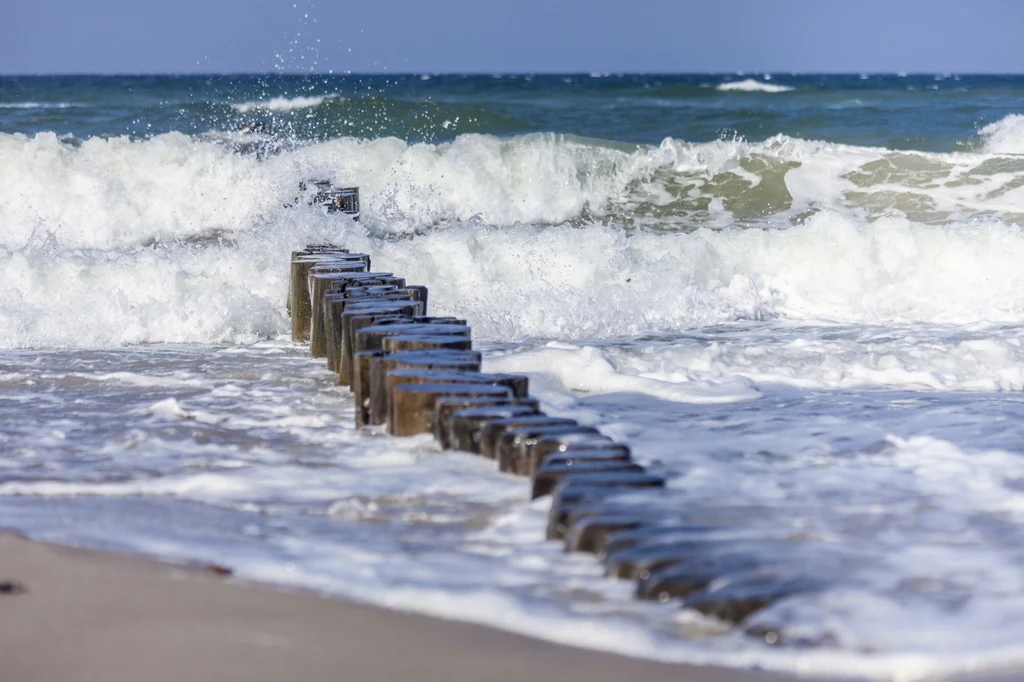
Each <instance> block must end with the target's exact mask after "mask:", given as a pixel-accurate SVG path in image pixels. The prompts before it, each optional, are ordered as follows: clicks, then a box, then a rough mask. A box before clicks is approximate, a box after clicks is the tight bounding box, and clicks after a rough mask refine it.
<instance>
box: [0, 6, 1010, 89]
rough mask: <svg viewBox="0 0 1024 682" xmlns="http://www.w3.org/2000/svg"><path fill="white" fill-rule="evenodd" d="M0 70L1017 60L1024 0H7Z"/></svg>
mask: <svg viewBox="0 0 1024 682" xmlns="http://www.w3.org/2000/svg"><path fill="white" fill-rule="evenodd" d="M5 4H9V5H11V6H5V7H3V9H2V11H0V74H54V73H126V74H135V73H241V72H250V73H251V72H257V73H269V72H277V71H283V72H299V73H302V72H305V73H309V72H315V73H329V72H333V73H344V72H354V73H379V72H396V73H498V72H504V73H508V72H514V73H524V72H529V73H539V72H562V73H566V72H611V73H621V72H645V73H647V72H662V73H696V72H734V71H748V72H749V71H753V72H778V73H783V72H799V73H808V72H817V73H840V72H844V73H845V72H851V73H860V72H870V73H880V72H889V73H891V72H900V71H905V72H908V73H920V72H926V73H1024V47H1022V42H1021V34H1022V33H1024V1H1022V0H969V1H968V0H963V1H954V0H887V1H881V0H845V1H840V0H760V1H759V0H703V1H700V2H693V1H689V0H677V1H675V2H671V1H669V0H634V1H632V2H612V1H610V0H516V2H496V1H494V0H474V1H469V0H430V1H424V0H366V1H365V2H361V3H356V2H352V1H351V0H341V1H340V2H339V1H338V0H333V1H331V2H328V1H327V0H319V1H313V0H295V2H292V1H291V0H288V1H286V2H267V1H266V0H244V1H243V0H174V2H159V3H147V2H138V1H137V0H130V1H129V0H90V1H89V2H82V0H7V3H5Z"/></svg>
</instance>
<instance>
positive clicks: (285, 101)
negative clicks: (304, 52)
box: [231, 95, 332, 114]
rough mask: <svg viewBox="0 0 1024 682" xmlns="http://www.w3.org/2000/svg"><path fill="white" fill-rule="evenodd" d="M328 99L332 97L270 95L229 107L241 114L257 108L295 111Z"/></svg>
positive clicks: (317, 104) (319, 103) (314, 105)
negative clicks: (268, 97) (259, 99)
mask: <svg viewBox="0 0 1024 682" xmlns="http://www.w3.org/2000/svg"><path fill="white" fill-rule="evenodd" d="M328 99H332V97H331V96H329V95H325V96H323V97H271V98H270V99H268V100H261V101H258V102H240V103H237V104H232V105H231V107H232V108H233V109H234V110H235V111H238V112H241V113H243V114H246V113H248V112H250V111H255V110H257V109H265V110H267V111H295V110H297V109H308V108H310V107H316V106H319V105H321V104H323V103H324V102H326V101H327V100H328Z"/></svg>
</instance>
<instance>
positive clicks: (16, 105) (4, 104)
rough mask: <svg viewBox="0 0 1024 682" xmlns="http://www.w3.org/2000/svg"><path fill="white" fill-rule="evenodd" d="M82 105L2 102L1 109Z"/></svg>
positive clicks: (56, 107) (63, 107) (53, 107)
mask: <svg viewBox="0 0 1024 682" xmlns="http://www.w3.org/2000/svg"><path fill="white" fill-rule="evenodd" d="M75 106H80V105H78V104H73V103H71V102H0V109H68V108H70V107H75Z"/></svg>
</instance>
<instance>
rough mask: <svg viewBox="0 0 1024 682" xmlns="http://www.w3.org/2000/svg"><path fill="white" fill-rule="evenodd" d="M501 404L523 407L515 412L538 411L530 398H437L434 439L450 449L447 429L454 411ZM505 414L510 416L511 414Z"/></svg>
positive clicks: (449, 426)
mask: <svg viewBox="0 0 1024 682" xmlns="http://www.w3.org/2000/svg"><path fill="white" fill-rule="evenodd" d="M502 406H514V407H521V408H524V409H523V410H522V411H521V412H516V413H515V414H536V413H537V412H539V411H540V405H539V404H538V403H537V401H536V400H534V399H532V398H513V399H512V400H506V399H505V398H460V397H457V396H449V397H446V398H438V399H437V402H435V403H434V421H433V424H432V425H431V430H432V431H433V433H434V439H435V440H436V441H437V444H438V445H440V446H441V449H442V450H451V449H452V448H453V447H454V446H453V444H452V440H451V435H450V430H449V429H450V428H451V424H452V416H453V415H454V414H455V413H457V412H460V411H462V410H466V409H468V408H471V407H502ZM505 416H509V417H511V416H513V414H508V415H505Z"/></svg>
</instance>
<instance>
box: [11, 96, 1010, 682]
mask: <svg viewBox="0 0 1024 682" xmlns="http://www.w3.org/2000/svg"><path fill="white" fill-rule="evenodd" d="M755 82H758V83H760V82H759V81H755ZM761 85H763V84H761ZM268 102H273V100H268ZM288 102H289V103H290V104H287V106H292V105H295V106H298V103H297V101H296V100H288ZM264 105H267V106H269V104H268V103H267V102H265V103H264V104H263V105H261V106H264ZM280 106H284V105H280ZM305 106H316V103H312V104H308V105H305ZM1018 127H1019V121H1018V120H1017V118H1014V117H1008V118H1006V119H1004V120H1002V121H1000V122H998V123H996V124H993V125H992V126H989V127H987V128H985V129H984V130H983V131H982V135H983V139H984V145H985V146H984V147H983V148H981V149H979V151H976V152H969V153H968V152H960V153H955V154H929V153H920V152H892V151H889V150H886V149H880V148H868V147H855V146H850V145H841V144H834V143H828V142H816V141H805V140H797V139H794V138H790V137H786V136H781V135H780V136H776V137H773V138H770V139H768V140H766V141H764V142H758V143H750V142H745V141H742V140H719V141H716V142H711V143H705V144H691V143H687V142H685V141H680V140H673V139H667V140H665V141H664V142H663V143H662V144H660V145H657V146H636V145H620V144H614V143H605V142H598V141H593V140H584V139H578V138H572V137H566V136H560V135H548V134H533V135H523V136H518V137H511V138H499V137H495V136H489V135H461V136H459V137H457V138H455V139H454V140H453V141H452V142H449V143H444V144H410V143H408V142H405V141H402V140H398V139H394V138H382V139H374V140H364V139H351V138H339V139H334V140H331V141H328V142H320V143H301V144H300V143H295V142H294V141H292V142H287V141H282V140H273V139H269V140H268V139H266V138H264V137H260V136H240V135H221V136H214V135H209V136H203V137H199V138H197V137H189V136H186V135H182V134H178V133H172V134H167V135H158V136H155V137H152V138H148V139H144V140H133V139H129V138H109V139H101V138H90V139H85V140H61V139H59V138H58V137H57V136H56V135H54V134H41V135H38V136H36V137H26V136H23V135H0V160H2V161H3V162H2V163H0V225H2V226H3V227H2V231H0V348H4V349H7V350H5V351H4V353H3V356H2V358H0V363H2V366H0V385H2V386H0V387H2V389H3V391H2V393H3V396H4V400H3V401H0V413H2V414H0V416H2V417H3V421H4V423H5V425H7V426H6V428H5V429H3V430H0V473H2V476H0V506H2V507H3V509H4V518H5V519H9V520H10V523H12V524H16V525H18V526H19V527H22V528H25V529H27V530H31V531H33V532H38V533H40V534H41V535H42V536H44V537H49V538H52V539H56V540H64V541H73V542H83V543H87V544H101V545H104V546H109V547H115V548H120V549H131V550H135V551H143V552H149V553H152V554H156V555H159V556H164V557H174V558H181V559H196V558H201V559H206V560H210V561H218V562H224V563H227V564H229V565H230V566H231V567H232V568H234V569H235V570H237V571H238V574H239V575H241V576H243V577H247V578H253V579H263V580H270V581H273V582H276V583H280V584H290V585H299V586H303V587H308V588H313V589H321V590H325V591H328V592H331V593H336V594H342V595H346V596H350V597H353V598H359V599H364V600H369V601H373V602H375V603H380V604H384V605H389V606H396V607H400V608H410V609H415V610H420V611H424V612H427V613H435V614H438V615H443V616H450V617H459V618H465V619H469V620H474V621H478V622H484V623H489V624H494V625H499V626H502V627H506V628H509V629H513V630H516V631H520V632H524V633H530V634H537V635H541V636H545V637H548V638H550V639H554V640H556V641H563V642H568V643H573V644H581V645H589V646H599V647H603V648H607V649H609V650H614V651H621V652H623V653H627V654H633V655H644V656H651V657H658V658H663V659H666V660H685V661H689V662H694V663H718V664H724V665H740V666H752V665H757V666H760V667H764V668H769V669H779V670H789V671H798V672H806V673H809V674H815V675H826V674H829V673H835V672H836V671H838V670H842V671H843V672H845V673H862V674H865V675H876V676H889V677H894V678H898V679H911V678H915V677H917V676H921V675H925V674H932V673H936V672H951V671H964V670H969V669H970V668H971V666H972V665H973V664H974V663H976V662H977V661H979V660H980V661H981V662H982V663H983V664H984V665H986V666H992V665H997V664H1010V663H1020V662H1022V661H1024V652H1022V651H1021V649H1020V646H1019V644H1018V642H1019V628H1020V626H1021V624H1020V614H1021V613H1024V608H1022V607H1021V605H1020V604H1018V603H1017V602H1018V600H1019V597H1017V595H1019V594H1020V593H1021V590H1020V587H1021V584H1020V583H1021V576H1020V574H1019V568H1018V567H1019V565H1020V562H1019V554H1020V547H1024V537H1022V534H1021V533H1020V532H1019V530H1018V529H1017V526H1018V525H1019V524H1018V523H1017V522H1018V520H1019V519H1018V517H1019V515H1020V513H1021V504H1020V493H1019V490H1020V476H1019V470H1020V466H1019V454H1018V453H1019V450H1020V443H1021V442H1022V440H1024V432H1022V430H1021V428H1020V427H1019V426H1018V425H1019V424H1021V423H1024V398H1022V397H1021V396H1022V395H1024V370H1021V369H1020V368H1021V367H1022V366H1024V351H1022V347H1024V346H1022V339H1024V275H1022V274H1021V272H1020V267H1019V264H1020V263H1021V262H1022V261H1024V233H1022V231H1021V227H1020V223H1021V222H1022V221H1024V212H1022V210H1021V208H1020V207H1021V205H1024V195H1022V194H1021V193H1022V192H1024V164H1022V162H1021V160H1020V159H1019V158H1018V157H1016V156H1014V154H1016V153H1017V152H1016V151H1015V147H1014V140H1015V139H1016V138H1015V137H1014V136H1015V135H1017V128H1018ZM249 141H257V142H270V143H274V145H275V146H272V147H270V148H269V149H270V151H272V152H274V153H270V154H268V155H266V157H265V158H257V156H256V155H246V154H240V153H236V151H235V149H236V145H243V144H245V143H247V142H249ZM311 178H328V179H331V180H333V181H335V182H336V183H337V184H340V185H347V184H358V185H359V186H360V188H361V193H362V196H361V198H362V207H363V213H362V216H361V220H360V221H358V222H355V221H352V220H351V219H350V218H348V217H341V216H328V215H325V214H323V213H322V212H321V211H320V210H319V209H317V208H314V207H311V206H308V205H306V202H305V199H306V197H298V199H299V200H298V201H297V202H296V195H297V194H299V192H298V185H299V182H300V181H303V180H308V179H311ZM288 204H295V205H294V206H292V207H288V206H287V205H288ZM324 241H333V242H338V243H344V244H345V245H346V246H348V247H349V248H351V249H353V250H358V251H365V252H367V253H369V254H371V256H372V257H373V261H374V266H375V268H377V269H384V270H391V271H394V272H396V273H400V274H401V275H402V276H404V277H406V278H407V279H408V280H409V281H410V282H415V283H418V284H425V285H427V286H428V287H429V288H430V292H431V302H432V303H431V306H432V308H433V310H434V311H437V312H439V313H444V314H452V315H458V316H460V317H465V318H466V319H467V320H469V322H470V323H471V324H472V326H473V330H474V338H475V339H477V340H478V341H479V342H482V347H483V348H485V349H487V350H488V352H487V357H486V359H485V365H486V367H485V369H487V370H488V371H508V372H526V373H528V374H530V377H531V392H532V393H534V394H535V395H537V396H538V397H540V398H541V400H542V401H543V403H544V407H545V410H546V411H547V412H549V413H551V414H557V415H565V416H571V417H574V418H576V419H578V420H579V421H581V422H583V423H587V424H592V425H595V426H598V427H599V428H600V429H601V430H602V432H604V433H606V434H607V435H610V436H613V437H615V438H616V439H619V440H622V441H624V442H627V443H628V444H629V445H630V446H631V448H632V449H633V452H634V453H635V455H636V457H637V459H638V460H639V461H641V462H643V463H653V464H654V465H655V466H656V467H658V469H659V471H664V472H665V473H666V475H669V476H670V478H671V485H670V487H669V490H668V491H667V493H666V494H667V495H670V496H672V495H675V496H678V499H677V500H676V501H677V502H678V504H679V505H680V506H681V508H685V509H688V510H703V511H704V512H706V513H707V514H708V515H709V518H710V519H712V520H715V522H716V523H721V524H722V527H721V528H720V529H718V530H717V531H716V532H721V533H725V534H729V533H738V534H740V535H741V536H742V537H746V538H754V539H756V540H757V541H758V542H763V543H765V544H764V545H763V546H762V545H758V549H759V550H762V549H763V550H764V551H766V552H769V553H771V552H773V551H778V550H779V548H778V546H777V545H773V544H771V543H772V541H773V539H777V538H778V537H779V536H780V534H782V535H783V537H785V538H786V539H787V541H791V542H793V543H794V545H795V546H797V547H799V549H800V552H804V551H806V552H807V553H808V554H807V556H812V557H814V558H820V559H822V563H821V564H820V566H822V567H823V569H822V570H823V571H824V572H825V573H826V574H827V575H826V577H828V578H829V580H833V581H834V582H830V583H829V588H828V589H827V590H826V591H825V592H824V593H821V594H819V595H817V596H815V597H814V598H805V597H800V596H797V597H794V598H791V599H785V600H783V601H781V602H779V603H778V604H775V605H774V606H772V607H770V608H768V609H766V610H765V611H763V612H761V613H759V614H757V615H756V617H755V619H756V622H757V623H760V624H765V625H769V626H778V627H780V628H781V629H782V630H783V631H785V632H786V633H787V636H791V637H793V638H796V639H800V638H803V640H804V641H808V642H813V643H815V646H814V647H811V648H807V649H802V648H800V647H790V646H779V647H769V646H767V645H765V644H763V643H762V642H761V641H759V640H757V639H756V638H751V637H749V636H746V635H744V634H743V633H742V632H740V631H739V630H730V629H728V628H725V627H723V625H722V624H721V623H716V622H713V621H710V620H709V619H706V618H702V617H699V616H697V615H695V614H694V613H692V612H688V611H682V612H681V611H680V610H679V609H678V608H677V607H675V606H672V605H661V604H647V603H639V602H637V601H635V600H634V599H633V598H632V596H631V594H632V593H631V589H630V585H629V584H628V583H624V582H620V581H610V580H604V579H603V578H602V571H601V567H600V565H599V564H598V563H597V562H596V561H594V559H593V558H592V557H585V556H573V555H564V554H563V553H562V551H561V548H560V547H558V546H556V545H553V544H551V543H545V542H543V541H542V539H541V538H542V537H543V526H544V521H545V519H544V514H545V504H546V503H545V502H543V501H541V502H534V503H530V502H528V501H527V499H526V498H527V489H526V485H525V484H524V483H523V482H522V481H519V480H516V479H512V478H509V477H505V476H502V475H499V474H497V473H496V472H494V470H493V467H492V466H491V464H490V463H487V462H482V461H480V460H479V459H476V458H471V457H468V456H465V455H460V454H453V453H448V454H441V453H438V452H437V451H436V450H435V449H434V448H433V446H432V445H431V443H430V439H429V438H422V439H397V440H396V439H387V438H379V437H378V434H375V433H372V432H360V431H355V430H353V429H351V428H350V427H349V426H348V425H349V424H351V421H352V404H351V399H350V398H349V397H348V395H347V394H346V393H345V392H344V391H342V389H340V388H339V387H338V386H337V385H336V384H335V383H334V382H333V380H332V375H330V374H329V373H327V372H326V371H325V370H323V369H322V367H320V365H319V364H314V363H313V362H312V361H310V360H309V359H308V358H307V357H306V354H305V351H304V350H302V349H300V348H297V347H295V346H292V345H290V344H288V343H286V342H284V341H283V340H282V339H281V337H282V336H283V335H285V334H287V332H288V324H287V318H286V316H285V292H286V287H287V277H288V264H287V254H288V253H289V252H290V251H291V250H293V249H295V248H297V247H300V246H302V245H303V244H306V243H309V242H324ZM165 343H187V344H195V345H192V346H188V347H186V348H168V347H166V346H156V347H152V346H147V347H145V348H143V349H136V348H132V347H130V346H133V345H134V344H165ZM217 344H227V346H226V347H218V346H217ZM117 346H129V347H128V348H122V349H119V350H107V351H95V350H88V349H89V348H96V347H117ZM55 347H67V348H73V349H77V350H67V351H57V350H45V349H53V348H55ZM22 348H35V349H44V350H37V351H32V352H28V351H19V350H17V349H22ZM836 389H842V390H836ZM968 392H969V393H968ZM673 499H675V498H673ZM68 519H74V520H75V521H74V523H69V522H68ZM722 519H727V520H728V523H726V522H725V521H722ZM716 537H717V536H716ZM788 546H789V545H787V547H788ZM800 552H797V551H796V550H795V549H793V550H792V552H791V553H790V550H782V552H781V554H778V555H773V556H774V557H775V558H777V559H780V560H786V561H789V560H793V561H796V559H799V558H801V557H803V556H804V554H801V553H800ZM840 559H841V560H842V561H839V560H840ZM837 562H838V563H839V565H842V567H843V570H842V571H832V568H830V567H834V566H835V565H837ZM797 563H798V562H797ZM786 565H787V566H789V565H790V564H786ZM794 565H796V564H794ZM791 567H792V566H791ZM797 568H799V566H797ZM830 571H831V572H830ZM883 616H884V617H883ZM965 633H969V635H970V636H967V635H965Z"/></svg>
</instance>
